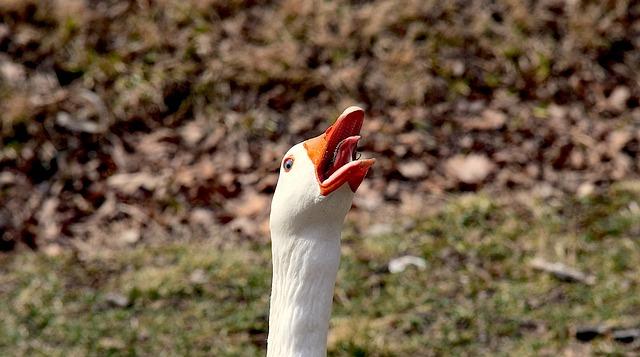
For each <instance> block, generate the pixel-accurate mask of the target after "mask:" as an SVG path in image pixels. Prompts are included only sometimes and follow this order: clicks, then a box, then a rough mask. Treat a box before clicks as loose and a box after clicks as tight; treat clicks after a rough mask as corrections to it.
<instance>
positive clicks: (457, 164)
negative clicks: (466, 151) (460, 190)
mask: <svg viewBox="0 0 640 357" xmlns="http://www.w3.org/2000/svg"><path fill="white" fill-rule="evenodd" d="M494 167H495V165H494V163H493V162H491V161H490V160H489V159H488V158H487V157H486V156H484V155H478V154H471V155H467V156H463V155H456V156H454V157H452V158H450V159H449V160H447V162H446V164H445V169H446V171H447V173H448V174H449V175H450V176H452V177H453V178H455V179H456V180H458V181H460V182H464V183H468V184H477V183H480V182H482V181H483V180H484V179H485V178H486V177H487V176H488V175H489V174H490V173H491V171H492V170H493V169H494Z"/></svg>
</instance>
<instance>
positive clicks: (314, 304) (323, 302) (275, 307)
mask: <svg viewBox="0 0 640 357" xmlns="http://www.w3.org/2000/svg"><path fill="white" fill-rule="evenodd" d="M339 223H340V226H341V224H342V222H339ZM323 228H325V229H323V232H317V233H307V234H305V236H303V237H272V256H273V281H272V292H271V309H270V314H269V340H268V344H267V356H268V357H290V356H291V357H293V356H299V357H315V356H325V355H326V344H327V332H328V329H329V318H330V316H331V305H332V300H333V289H334V285H335V281H336V274H337V271H338V265H339V263H340V227H339V226H338V227H337V228H338V229H335V228H333V227H328V226H325V227H323ZM331 228H333V229H331Z"/></svg>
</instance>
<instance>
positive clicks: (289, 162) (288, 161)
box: [282, 157, 293, 172]
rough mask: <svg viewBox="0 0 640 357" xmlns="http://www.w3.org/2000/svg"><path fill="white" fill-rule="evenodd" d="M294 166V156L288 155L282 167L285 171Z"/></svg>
mask: <svg viewBox="0 0 640 357" xmlns="http://www.w3.org/2000/svg"><path fill="white" fill-rule="evenodd" d="M292 167H293V158H292V157H288V158H286V159H284V162H283V163H282V168H283V169H284V171H285V172H289V171H290V170H291V168H292Z"/></svg>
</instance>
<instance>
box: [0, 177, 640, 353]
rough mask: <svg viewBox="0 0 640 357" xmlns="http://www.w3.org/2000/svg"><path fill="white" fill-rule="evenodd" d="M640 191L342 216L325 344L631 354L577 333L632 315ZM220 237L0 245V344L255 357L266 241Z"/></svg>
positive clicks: (637, 288) (639, 263)
mask: <svg viewBox="0 0 640 357" xmlns="http://www.w3.org/2000/svg"><path fill="white" fill-rule="evenodd" d="M638 187H639V184H638V183H621V184H617V185H614V186H613V187H611V188H610V189H608V190H606V191H604V192H601V193H599V194H596V195H593V196H591V197H588V198H583V199H573V198H565V199H548V200H547V201H544V202H543V201H542V200H536V199H531V198H529V197H527V196H524V195H522V196H518V195H513V196H512V197H508V198H492V197H491V196H489V195H488V194H473V195H463V196H455V197H452V198H450V199H449V200H448V201H447V203H445V204H443V205H442V207H439V208H438V209H437V210H436V212H435V213H432V214H430V215H428V216H426V217H414V218H413V221H414V223H415V224H410V225H407V224H400V223H398V224H397V226H395V227H396V228H395V229H394V230H393V232H392V233H389V234H383V235H378V236H369V235H356V234H355V233H353V232H354V229H353V226H348V227H347V228H346V232H345V235H344V237H343V260H342V264H341V268H340V272H339V276H338V282H337V288H336V293H335V299H334V301H335V303H334V311H333V316H332V328H331V332H330V338H329V354H330V355H334V356H365V355H371V356H393V355H400V356H401V355H410V354H413V355H518V356H522V355H559V354H560V355H562V354H569V353H579V354H580V353H582V354H584V353H604V354H614V355H615V354H625V353H633V352H634V351H635V352H637V351H638V350H637V348H638V347H637V345H636V346H635V347H633V346H630V345H624V344H620V343H616V342H614V341H612V340H611V339H610V338H608V337H601V338H598V339H596V340H594V341H593V342H589V343H584V344H582V343H579V342H577V341H576V340H575V338H574V337H573V332H574V331H575V328H577V327H580V326H586V325H600V324H604V325H610V326H621V327H633V326H638V325H640V268H639V267H640V241H639V240H638V238H637V237H638V233H639V232H640V209H638V205H637V203H636V202H637V201H638V200H639V199H640V189H638ZM404 219H406V217H404ZM394 222H401V220H400V219H398V220H396V221H394ZM215 241H217V240H215V239H212V240H209V241H202V240H192V241H181V242H171V243H158V242H155V243H143V244H140V245H138V246H136V247H135V248H130V249H122V250H113V249H107V248H105V249H104V250H101V249H100V248H99V247H98V248H96V250H95V252H93V254H83V253H82V252H73V251H64V252H63V253H62V254H59V255H56V256H47V255H45V254H43V253H32V252H19V253H14V254H10V255H7V256H4V257H1V258H0V263H1V267H0V269H1V270H0V271H1V272H2V274H1V275H0V355H25V354H26V355H47V356H56V355H59V356H62V355H64V356H68V355H154V354H159V355H167V354H169V355H187V354H189V355H215V356H237V355H246V356H254V355H261V354H263V353H264V346H265V340H266V333H267V323H266V320H267V314H268V295H269V285H270V274H271V272H270V253H269V246H268V245H260V244H257V243H237V244H226V245H225V247H224V248H221V247H220V244H216V243H215ZM227 243H228V242H227ZM404 254H412V255H418V256H421V257H423V258H425V259H426V261H427V269H426V270H424V271H420V270H417V269H413V268H409V269H408V270H406V271H405V272H403V273H399V274H390V273H388V272H387V271H386V266H387V263H388V261H389V260H390V259H392V258H394V257H398V256H401V255H404ZM537 256H540V257H543V258H545V259H547V260H550V261H560V262H563V263H565V264H567V265H570V266H573V267H575V268H577V269H579V270H582V271H585V272H588V273H591V274H593V275H595V276H596V277H597V280H596V283H595V284H594V285H592V286H588V285H584V284H581V283H569V282H563V281H559V280H557V279H555V278H554V277H552V276H550V275H548V274H546V273H543V272H539V271H535V270H533V269H532V268H531V267H530V266H529V264H528V262H529V260H530V259H532V258H533V257H537ZM110 294H111V295H113V294H120V295H122V296H124V297H126V299H125V301H124V302H125V304H120V305H121V306H116V305H118V304H114V303H112V302H110V298H109V296H110ZM123 305H124V306H123ZM634 349H635V350H634Z"/></svg>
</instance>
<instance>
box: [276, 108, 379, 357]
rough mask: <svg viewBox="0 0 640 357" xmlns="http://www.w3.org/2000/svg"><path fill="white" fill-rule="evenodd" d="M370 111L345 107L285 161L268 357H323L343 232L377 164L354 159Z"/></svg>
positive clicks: (279, 196) (280, 182) (278, 189)
mask: <svg viewBox="0 0 640 357" xmlns="http://www.w3.org/2000/svg"><path fill="white" fill-rule="evenodd" d="M363 121H364V111H363V110H362V109H360V108H358V107H349V108H347V109H346V110H345V111H344V112H343V113H342V115H340V117H338V119H337V120H336V122H335V123H334V124H333V125H332V126H330V127H329V128H328V129H327V130H326V131H325V132H324V134H322V135H320V136H318V137H315V138H313V139H309V140H307V141H304V142H302V143H299V144H297V145H295V146H294V147H292V148H291V149H289V151H288V152H287V153H286V154H285V156H284V158H283V160H282V165H281V170H280V176H279V178H278V183H277V186H276V190H275V193H274V195H273V201H272V203H271V216H270V228H271V244H272V257H273V281H272V285H271V290H272V291H271V306H270V312H269V339H268V342H267V356H268V357H288V356H298V357H314V356H325V355H326V351H327V347H326V345H327V332H328V329H329V318H330V315H331V304H332V300H333V288H334V285H335V282H336V274H337V272H338V264H339V262H340V233H341V230H342V225H343V223H344V219H345V216H346V214H347V211H349V208H350V207H351V201H352V199H353V194H354V192H355V191H356V189H357V188H358V186H359V185H360V183H361V182H362V180H363V179H364V177H365V175H366V174H367V171H368V170H369V168H370V167H371V165H373V163H374V162H375V159H362V160H356V157H355V151H356V146H357V144H358V140H359V139H360V136H358V134H359V133H360V129H361V127H362V122H363Z"/></svg>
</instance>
